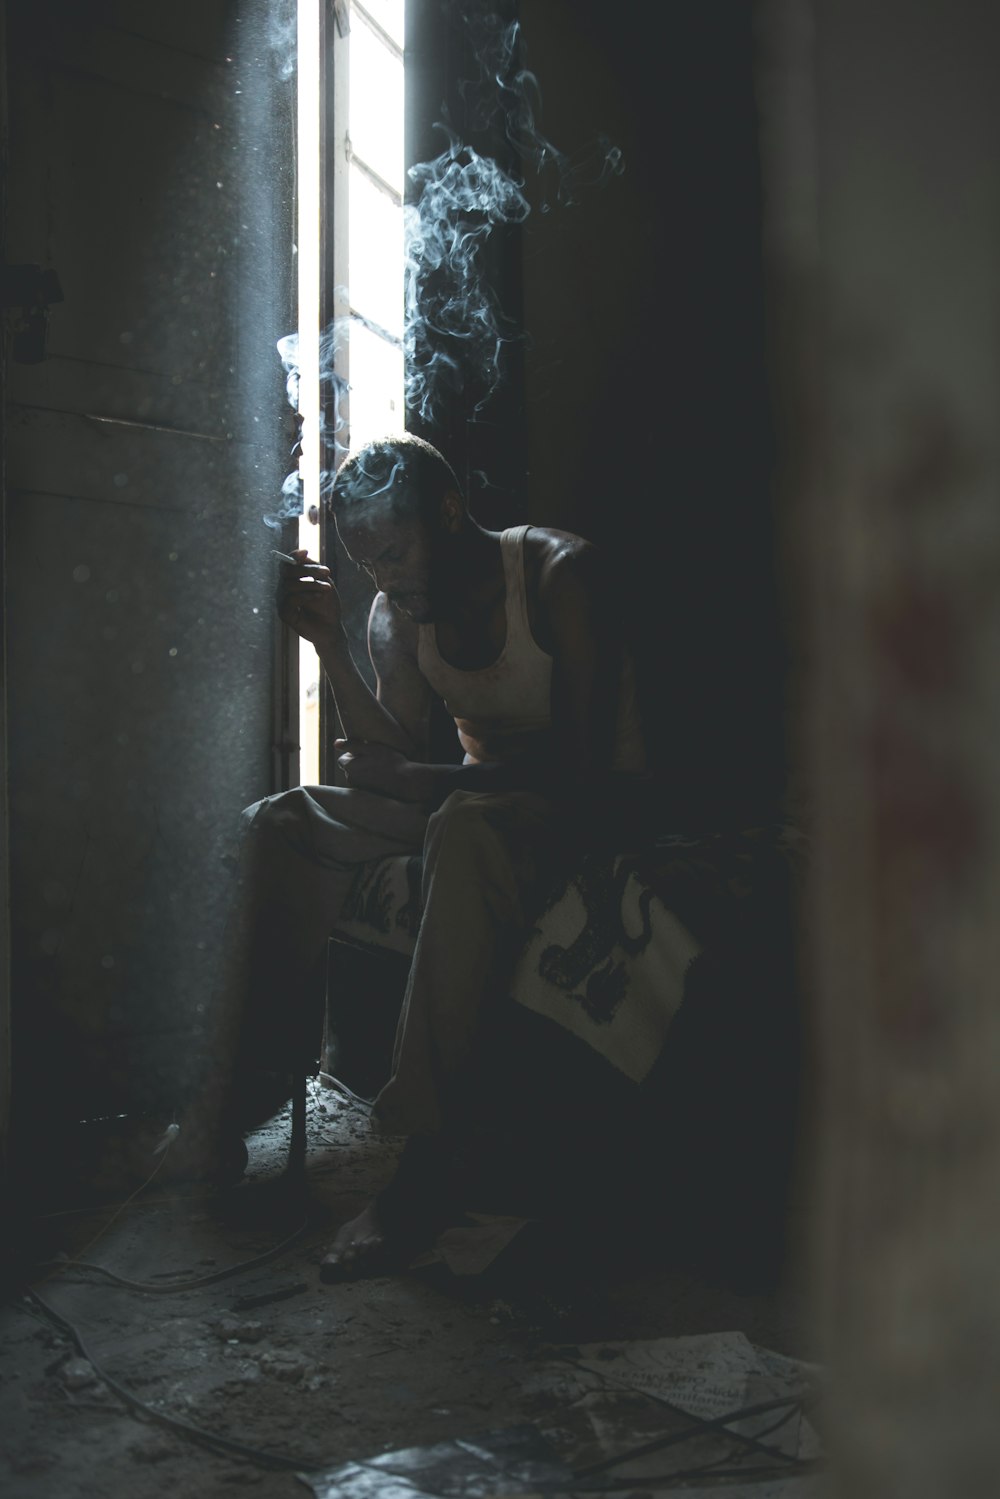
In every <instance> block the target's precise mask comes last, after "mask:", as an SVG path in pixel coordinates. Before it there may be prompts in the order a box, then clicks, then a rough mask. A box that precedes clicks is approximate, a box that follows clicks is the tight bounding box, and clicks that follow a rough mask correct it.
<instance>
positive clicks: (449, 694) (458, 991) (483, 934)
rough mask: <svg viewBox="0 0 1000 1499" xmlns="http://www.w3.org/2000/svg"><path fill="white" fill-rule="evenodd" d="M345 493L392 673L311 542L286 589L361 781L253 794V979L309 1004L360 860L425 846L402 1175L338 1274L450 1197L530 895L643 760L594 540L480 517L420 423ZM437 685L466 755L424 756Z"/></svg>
mask: <svg viewBox="0 0 1000 1499" xmlns="http://www.w3.org/2000/svg"><path fill="white" fill-rule="evenodd" d="M332 503H333V507H334V515H335V519H336V524H337V529H338V532H339V535H340V537H341V540H342V541H343V544H344V547H345V548H346V550H347V552H348V554H349V555H350V557H351V558H352V559H353V560H354V561H355V562H357V563H358V564H359V565H360V566H362V567H364V568H365V569H366V570H367V571H368V572H369V574H370V575H371V578H372V580H373V582H374V584H375V587H376V590H377V591H376V594H375V598H374V601H373V603H372V606H371V613H370V617H369V624H368V646H369V652H370V656H371V661H372V665H373V667H374V671H375V676H376V689H375V691H374V692H372V691H371V689H370V688H369V686H368V684H367V682H366V681H365V679H364V677H363V676H362V674H361V673H360V672H359V670H358V668H357V665H356V663H355V661H354V660H353V658H352V654H351V649H350V645H349V642H348V637H347V633H346V631H345V628H344V623H343V619H342V616H341V608H340V600H339V597H338V594H337V590H336V587H335V586H334V583H333V580H332V578H331V575H330V571H329V569H328V568H326V567H324V566H321V565H320V564H318V563H316V562H312V561H310V560H309V558H308V556H307V554H306V553H305V552H298V553H296V554H295V555H296V559H297V560H296V563H295V565H294V566H293V565H292V564H290V563H289V564H284V565H283V567H282V573H281V578H280V583H279V587H278V594H277V604H278V612H279V614H280V617H281V619H282V620H283V621H284V622H285V623H286V624H287V625H289V626H290V627H291V628H292V629H293V630H295V631H296V632H297V633H298V634H299V635H300V636H301V637H302V638H303V639H305V640H308V641H311V642H312V644H313V645H314V646H315V647H316V650H317V652H318V654H319V658H320V660H321V662H322V664H323V667H324V670H325V672H326V675H327V677H328V679H329V682H330V685H331V687H332V690H333V694H334V698H335V700H336V705H337V711H338V714H339V716H340V720H341V723H342V725H343V729H344V734H345V738H344V739H343V740H340V741H338V745H337V748H338V751H339V756H338V763H339V765H340V767H341V769H342V772H343V779H344V782H345V785H344V786H337V787H310V788H302V787H299V788H295V790H294V791H292V792H287V793H284V794H283V795H282V796H278V797H271V798H267V799H266V801H265V802H262V803H258V804H256V806H255V807H253V808H250V809H248V812H247V814H245V816H246V819H247V831H248V840H247V842H248V843H249V844H251V845H255V848H256V852H255V854H254V855H252V857H251V860H250V863H249V864H246V866H245V867H247V868H251V866H252V867H253V868H255V869H256V871H257V872H256V874H254V873H252V872H251V873H250V874H249V875H248V876H246V884H247V888H250V889H251V890H252V892H253V898H252V899H251V900H250V901H249V902H248V903H247V907H248V909H250V908H251V907H252V908H254V909H255V910H256V912H257V916H256V917H254V918H251V931H250V932H249V938H250V942H249V946H250V947H251V948H253V949H254V952H255V954H256V956H254V957H253V958H252V959H251V961H250V970H251V973H250V977H251V978H252V981H253V984H254V985H255V986H256V988H257V991H258V993H259V994H260V995H261V1000H260V1003H261V1004H266V997H264V995H263V990H264V989H265V988H266V987H268V986H280V987H281V988H282V991H283V992H284V994H285V995H286V996H288V997H289V1000H290V1002H291V1005H292V1007H293V1009H294V1006H295V1005H296V1004H297V1003H299V1002H300V1001H299V999H298V998H297V997H296V996H297V995H298V996H303V995H305V993H306V991H307V990H308V989H309V987H310V984H314V983H315V973H316V964H317V962H319V961H320V960H321V950H322V947H323V946H325V937H326V934H327V933H328V932H329V931H330V930H331V929H332V927H333V926H334V925H335V922H336V918H337V915H338V911H339V909H340V906H341V905H342V903H343V900H344V898H345V896H346V893H347V889H348V887H349V883H350V880H351V879H352V878H353V874H354V872H355V871H356V869H357V865H358V864H359V863H362V862H366V861H367V860H370V859H373V858H379V857H382V856H384V855H385V854H386V853H398V852H409V853H422V855H423V861H424V863H423V915H422V920H421V926H420V932H419V936H418V940H417V945H416V950H415V953H414V957H413V960H412V964H411V971H410V976H409V982H408V985H407V991H406V997H405V1000H404V1005H403V1012H402V1015H401V1018H400V1023H399V1030H398V1034H397V1040H396V1049H395V1057H394V1067H393V1075H392V1077H391V1079H390V1081H389V1082H388V1083H387V1085H386V1086H385V1088H384V1089H383V1090H382V1092H381V1093H380V1094H379V1096H378V1098H377V1099H376V1102H375V1108H374V1115H375V1119H376V1122H377V1123H378V1124H379V1125H381V1127H382V1128H384V1129H386V1130H388V1131H390V1132H392V1133H394V1134H400V1135H406V1136H408V1137H409V1139H408V1144H407V1146H406V1148H405V1150H404V1153H403V1158H402V1161H401V1163H400V1170H399V1172H398V1174H397V1178H396V1180H395V1182H394V1183H393V1184H392V1186H391V1187H390V1189H389V1190H388V1191H387V1192H385V1193H383V1194H382V1195H381V1196H380V1197H379V1199H378V1200H377V1201H376V1202H375V1203H373V1204H371V1205H370V1206H369V1207H368V1208H366V1210H365V1211H364V1212H363V1213H362V1214H361V1215H360V1216H359V1217H358V1218H356V1219H355V1220H353V1221H352V1222H351V1223H348V1224H346V1225H345V1226H344V1227H343V1228H342V1229H341V1231H340V1232H339V1233H338V1235H337V1237H336V1239H335V1241H334V1244H333V1246H332V1248H331V1250H330V1252H329V1254H328V1255H327V1257H326V1259H325V1260H324V1262H323V1275H324V1278H327V1279H334V1278H339V1277H340V1276H342V1275H344V1274H351V1273H358V1272H362V1271H365V1270H370V1269H372V1268H374V1267H376V1266H383V1265H385V1264H387V1263H391V1262H394V1261H395V1262H398V1261H399V1260H400V1259H402V1258H405V1255H406V1254H408V1253H410V1252H411V1251H413V1250H414V1249H416V1248H418V1247H419V1246H420V1244H421V1243H422V1242H423V1241H425V1240H427V1239H429V1238H430V1237H432V1236H433V1233H434V1231H435V1229H436V1227H439V1226H440V1220H441V1219H442V1218H443V1217H445V1216H446V1215H447V1212H448V1210H449V1207H451V1206H453V1205H454V1201H455V1197H456V1195H457V1194H458V1193H459V1192H460V1190H461V1185H460V1174H461V1173H460V1171H459V1169H458V1165H457V1157H458V1155H460V1154H461V1152H460V1151H459V1152H456V1149H455V1145H456V1142H457V1141H459V1140H461V1139H467V1138H468V1125H469V1120H470V1118H471V1117H472V1116H473V1115H476V1113H477V1110H478V1113H479V1120H480V1122H482V1112H483V1098H484V1097H485V1095H486V1094H488V1093H489V1086H488V1079H487V1077H486V1074H487V1072H488V1071H489V1065H488V1060H487V1056H488V1051H489V1047H488V1045H487V1043H486V1042H485V1040H484V1037H485V1036H486V1035H489V1036H490V1037H491V1038H493V1040H491V1041H490V1043H489V1045H493V1041H494V1040H495V1038H496V1037H497V1036H498V1035H499V1034H500V1030H501V1029H502V1027H503V1025H504V1023H505V1022H504V1020H503V1016H504V1013H505V1010H504V1001H505V995H506V991H505V988H504V981H505V978H506V976H507V974H508V973H509V971H510V969H511V968H512V965H513V961H514V958H515V956H516V952H517V946H518V943H519V941H520V940H521V939H522V938H523V936H524V934H525V932H526V930H527V928H528V927H529V926H530V924H531V920H532V918H533V903H534V902H535V901H537V899H538V893H539V890H540V889H541V887H542V884H543V883H544V881H545V879H546V877H547V876H549V875H550V874H551V871H552V868H553V867H554V865H555V864H556V863H558V862H559V861H560V860H562V861H565V860H566V858H567V857H571V856H572V851H573V849H574V848H576V847H580V846H581V843H580V839H581V830H586V836H587V837H589V838H590V839H593V838H594V837H596V836H602V835H603V836H605V837H607V838H609V839H611V840H612V841H613V840H614V838H615V836H616V835H617V831H618V826H619V825H620V824H619V823H618V821H617V820H616V816H615V809H616V808H617V807H618V806H619V803H620V798H617V799H616V795H615V793H616V788H620V787H623V786H628V785H630V784H633V783H634V778H635V776H636V775H637V773H639V772H641V771H642V770H643V768H644V760H643V746H642V740H641V734H640V731H639V723H638V717H637V713H636V705H635V700H634V690H633V683H632V678H631V672H630V670H629V667H628V662H627V657H626V655H625V653H624V651H623V642H622V639H621V633H620V611H619V610H618V609H617V608H616V607H615V605H614V600H613V591H612V589H611V586H610V583H609V579H608V576H607V573H606V569H605V566H604V563H603V561H602V559H601V557H600V555H599V553H598V551H597V550H596V549H595V548H594V547H593V546H591V545H590V544H589V543H588V542H586V541H584V540H583V539H581V538H580V537H578V536H574V535H571V534H569V533H568V532H564V531H555V530H549V529H545V528H541V527H518V528H516V529H514V530H510V531H504V532H501V533H497V532H493V531H488V530H486V529H484V528H483V527H482V526H480V525H479V524H478V523H477V522H476V521H475V520H473V518H472V517H471V516H470V515H469V513H468V510H467V509H466V505H465V502H464V499H463V497H462V493H461V489H460V486H459V483H458V481H457V479H456V477H455V474H454V472H453V470H452V469H451V468H450V466H449V465H448V464H447V462H446V461H445V459H444V458H443V457H442V455H441V454H440V453H439V452H438V451H437V450H436V449H435V448H433V447H431V446H430V444H428V443H426V442H423V441H421V440H420V439H418V438H416V437H412V436H409V435H405V436H401V437H393V438H389V439H386V440H384V441H381V442H376V443H372V444H370V445H369V446H367V447H366V448H364V449H363V450H362V451H360V452H359V453H357V454H355V455H353V456H352V457H350V458H349V459H348V460H347V461H346V462H345V463H344V465H343V466H342V468H341V469H340V471H339V473H338V475H337V479H336V482H335V484H334V487H333V497H332ZM434 694H437V696H438V697H439V698H440V699H442V700H443V702H444V703H445V705H446V707H447V709H448V711H449V712H450V713H451V715H452V717H453V718H454V720H455V723H456V727H457V731H458V736H459V739H460V742H461V745H462V748H463V750H464V760H463V762H462V763H461V764H432V763H429V762H428V758H427V757H428V724H429V712H430V707H431V703H432V697H433V695H434ZM601 818H603V826H602V827H599V826H598V824H599V820H600V819H601ZM303 902H304V903H303ZM305 907H308V910H305ZM261 934H264V935H265V937H266V939H267V940H263V941H262V939H261ZM507 1007H508V1008H513V1006H510V1002H509V1001H507ZM531 1049H533V1045H532V1043H529V1050H531ZM497 1055H498V1053H497V1052H496V1051H494V1052H493V1056H494V1059H495V1057H496V1056H497Z"/></svg>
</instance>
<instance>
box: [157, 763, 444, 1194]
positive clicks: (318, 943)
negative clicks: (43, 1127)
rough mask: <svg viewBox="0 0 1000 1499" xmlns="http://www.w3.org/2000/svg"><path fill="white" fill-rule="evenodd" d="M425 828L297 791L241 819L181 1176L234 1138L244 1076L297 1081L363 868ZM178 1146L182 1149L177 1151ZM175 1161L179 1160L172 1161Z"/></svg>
mask: <svg viewBox="0 0 1000 1499" xmlns="http://www.w3.org/2000/svg"><path fill="white" fill-rule="evenodd" d="M425 826H426V818H425V817H424V815H423V814H422V813H421V812H420V811H419V810H418V809H417V808H415V807H413V806H411V805H409V804H407V803H401V802H394V801H392V800H390V799H389V798H386V797H376V796H373V795H372V794H371V793H368V792H363V791H355V790H350V789H348V788H344V787H331V786H310V787H306V786H298V787H295V788H294V789H293V790H291V791H286V792H283V793H281V794H280V795H277V796H271V797H266V798H264V799H263V800H262V801H259V802H255V803H254V804H253V805H252V806H250V807H248V808H247V809H246V810H245V811H244V813H243V814H242V819H241V836H240V844H239V850H238V862H237V869H236V874H235V888H234V893H233V901H232V905H231V910H230V916H229V920H228V923H227V927H226V932H225V935H224V939H223V944H222V954H221V964H220V970H219V977H218V981H217V983H216V987H215V991H214V993H213V997H212V1001H211V1004H210V1005H209V1006H208V1009H207V1011H206V1014H205V1019H204V1022H203V1027H202V1032H201V1036H200V1042H201V1048H200V1050H201V1067H200V1076H199V1078H198V1079H197V1082H196V1084H195V1088H194V1090H193V1092H194V1097H193V1101H192V1105H191V1107H190V1109H189V1110H188V1111H187V1115H186V1118H185V1119H184V1120H183V1121H182V1126H181V1130H182V1135H183V1136H186V1142H185V1143H186V1146H187V1148H186V1149H184V1150H181V1151H178V1152H176V1155H177V1165H178V1166H181V1165H183V1163H184V1162H185V1161H186V1159H188V1158H192V1159H193V1158H197V1157H199V1156H207V1157H209V1158H211V1156H212V1155H213V1154H214V1153H216V1152H217V1151H218V1150H219V1148H220V1146H221V1147H222V1148H223V1149H224V1150H225V1149H226V1145H225V1141H226V1138H227V1137H228V1136H231V1135H233V1134H239V1133H240V1132H241V1131H240V1124H241V1120H240V1112H239V1093H240V1087H239V1084H240V1074H241V1073H246V1072H247V1071H248V1070H250V1069H253V1068H255V1067H265V1068H267V1069H268V1070H273V1071H276V1072H279V1073H280V1072H285V1071H290V1070H291V1068H292V1067H293V1066H294V1065H295V1064H296V1063H297V1062H298V1061H300V1060H301V1055H302V1047H303V1042H304V1037H305V1036H306V1035H307V1034H308V1031H309V1028H310V1022H311V1020H312V1019H313V1017H315V1016H316V1015H317V1014H318V1013H319V1007H320V1006H321V1005H322V998H323V977H324V974H325V963H324V955H325V950H326V942H327V939H328V937H329V934H330V932H331V931H332V929H333V927H334V926H335V924H336V921H337V917H338V916H339V914H340V910H341V908H342V906H343V903H344V900H345V898H346V896H347V894H348V892H349V890H350V888H351V885H352V882H353V881H354V879H355V877H356V874H357V871H358V867H359V866H360V865H363V864H366V863H368V862H370V861H372V860H377V859H381V858H385V857H387V856H389V855H393V854H412V853H414V852H418V851H419V849H420V846H421V843H422V840H423V834H424V829H425ZM180 1143H181V1142H180V1140H178V1145H179V1144H180ZM174 1154H175V1152H174V1150H173V1149H172V1151H171V1155H172V1156H173V1155H174Z"/></svg>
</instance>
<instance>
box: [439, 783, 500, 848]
mask: <svg viewBox="0 0 1000 1499" xmlns="http://www.w3.org/2000/svg"><path fill="white" fill-rule="evenodd" d="M499 800H500V799H499V798H498V797H496V796H493V795H491V794H490V793H488V792H481V791H453V792H452V793H451V795H450V796H449V797H447V798H446V799H445V800H444V801H443V802H442V803H441V805H440V807H438V809H437V811H436V812H432V813H431V815H430V817H429V818H428V820H427V836H426V838H425V840H424V847H425V849H427V848H430V847H431V846H434V845H437V844H440V843H441V842H442V841H443V840H444V839H445V838H447V839H448V840H449V841H453V840H461V839H470V840H473V841H479V840H481V839H482V838H483V836H484V835H490V834H492V833H493V832H494V831H495V829H496V827H497V822H498V818H499V816H500V808H499V806H498V802H499Z"/></svg>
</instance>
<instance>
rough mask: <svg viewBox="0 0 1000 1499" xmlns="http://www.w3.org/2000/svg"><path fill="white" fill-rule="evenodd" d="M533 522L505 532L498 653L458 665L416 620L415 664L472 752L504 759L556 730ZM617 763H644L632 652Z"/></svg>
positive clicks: (475, 756)
mask: <svg viewBox="0 0 1000 1499" xmlns="http://www.w3.org/2000/svg"><path fill="white" fill-rule="evenodd" d="M529 529H530V527H528V526H515V527H513V528H512V529H511V530H508V531H504V532H502V533H501V536H500V552H501V556H502V558H503V571H504V582H505V585H506V590H507V595H506V604H505V612H506V617H507V635H506V639H505V641H504V645H503V649H502V650H501V652H500V654H499V656H497V658H496V660H495V661H491V662H490V664H489V665H488V666H483V667H480V668H479V669H478V670H475V671H461V670H459V668H458V667H455V666H451V665H449V663H448V662H447V661H445V660H444V659H443V657H442V655H441V653H440V651H439V650H438V644H437V632H436V630H435V627H434V625H433V624H428V625H420V627H419V633H418V639H417V664H418V666H419V667H420V670H421V673H422V674H423V676H424V677H426V679H427V681H428V682H429V683H430V685H431V687H433V689H434V691H435V692H436V693H437V694H438V696H439V697H440V698H441V699H442V700H443V702H444V705H445V707H446V708H447V710H448V712H449V713H450V714H451V716H452V718H454V720H455V726H456V728H457V729H458V737H459V741H460V743H461V745H462V748H463V749H464V750H465V755H466V759H467V760H472V761H484V760H507V759H510V758H511V757H512V756H516V755H518V754H523V753H525V752H526V751H528V750H534V749H538V748H539V747H540V746H541V744H542V743H543V742H544V739H545V737H546V736H547V735H548V734H549V733H550V732H551V728H552V657H551V656H549V655H548V654H547V653H546V652H545V651H543V650H542V648H541V646H539V645H538V644H537V642H536V640H535V638H534V636H533V635H532V633H531V626H530V625H529V623H528V601H527V596H526V594H525V587H524V538H525V535H526V533H527V532H528V530H529ZM614 768H615V769H616V770H626V771H640V770H643V769H645V753H644V749H643V743H642V735H641V731H640V728H639V719H638V712H637V707H636V701H635V681H634V672H633V669H632V662H631V660H630V659H629V658H628V657H627V656H626V659H625V661H624V665H623V672H622V690H621V694H620V700H619V712H618V726H617V733H616V738H615V755H614Z"/></svg>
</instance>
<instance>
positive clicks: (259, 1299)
mask: <svg viewBox="0 0 1000 1499" xmlns="http://www.w3.org/2000/svg"><path fill="white" fill-rule="evenodd" d="M308 1289H309V1287H308V1285H307V1284H306V1282H305V1281H304V1280H297V1281H296V1282H295V1284H294V1285H291V1286H278V1287H277V1288H276V1289H275V1290H273V1291H262V1292H261V1293H260V1295H258V1296H238V1297H237V1298H236V1300H235V1301H234V1302H233V1304H232V1307H231V1308H230V1310H231V1311H234V1312H252V1311H255V1310H256V1308H257V1307H261V1306H270V1305H271V1304H272V1303H273V1302H275V1301H287V1300H288V1299H289V1297H290V1296H301V1294H302V1292H303V1291H308Z"/></svg>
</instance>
